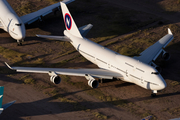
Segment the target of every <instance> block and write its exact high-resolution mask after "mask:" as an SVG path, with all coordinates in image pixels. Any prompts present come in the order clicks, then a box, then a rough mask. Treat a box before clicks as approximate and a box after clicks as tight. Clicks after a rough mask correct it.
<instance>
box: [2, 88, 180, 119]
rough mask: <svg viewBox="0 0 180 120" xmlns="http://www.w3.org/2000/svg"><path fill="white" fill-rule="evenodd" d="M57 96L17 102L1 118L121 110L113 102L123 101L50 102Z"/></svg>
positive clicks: (161, 96)
mask: <svg viewBox="0 0 180 120" xmlns="http://www.w3.org/2000/svg"><path fill="white" fill-rule="evenodd" d="M77 92H82V91H77ZM77 92H72V93H66V94H65V96H66V95H67V96H68V95H72V94H75V93H77ZM179 94H180V92H176V93H168V94H162V95H158V96H157V97H154V98H152V97H150V96H148V97H142V98H130V99H124V101H128V102H130V101H133V102H138V101H145V100H153V99H158V98H163V97H168V96H174V95H179ZM55 97H57V96H53V97H49V98H46V99H42V100H38V101H34V102H29V103H15V104H13V105H12V106H11V107H10V108H8V109H7V110H5V111H4V112H3V113H2V115H1V118H2V119H12V118H13V119H16V120H22V119H21V117H28V116H37V115H48V114H49V115H50V114H61V113H68V112H74V111H83V110H87V109H91V110H94V109H98V108H108V107H111V108H113V109H116V110H118V111H121V108H120V107H115V106H113V103H122V100H117V101H113V103H112V102H91V101H83V102H78V103H68V102H50V101H52V100H54V98H55Z"/></svg>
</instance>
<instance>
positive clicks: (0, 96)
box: [0, 86, 4, 108]
mask: <svg viewBox="0 0 180 120" xmlns="http://www.w3.org/2000/svg"><path fill="white" fill-rule="evenodd" d="M3 92H4V87H3V86H0V108H2V100H3Z"/></svg>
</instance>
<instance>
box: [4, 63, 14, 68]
mask: <svg viewBox="0 0 180 120" xmlns="http://www.w3.org/2000/svg"><path fill="white" fill-rule="evenodd" d="M4 63H5V64H6V66H7V67H8V68H9V69H11V70H13V69H12V67H11V66H10V65H9V64H7V62H4Z"/></svg>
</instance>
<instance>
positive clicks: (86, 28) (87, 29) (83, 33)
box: [79, 24, 93, 37]
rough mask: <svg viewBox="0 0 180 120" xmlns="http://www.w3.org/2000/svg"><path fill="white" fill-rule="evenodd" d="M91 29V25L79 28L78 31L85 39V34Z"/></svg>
mask: <svg viewBox="0 0 180 120" xmlns="http://www.w3.org/2000/svg"><path fill="white" fill-rule="evenodd" d="M92 27H93V25H92V24H88V25H84V26H82V27H80V28H79V31H80V33H81V35H82V36H83V37H85V36H86V35H87V33H88V32H89V30H91V28H92Z"/></svg>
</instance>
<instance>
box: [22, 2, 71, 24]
mask: <svg viewBox="0 0 180 120" xmlns="http://www.w3.org/2000/svg"><path fill="white" fill-rule="evenodd" d="M73 1H74V0H64V1H62V2H64V3H65V4H68V3H70V2H73ZM59 7H60V3H56V4H53V5H50V6H48V7H45V8H43V9H40V10H38V11H36V12H33V13H30V14H27V15H24V16H21V17H20V18H21V20H22V21H23V23H24V24H31V23H33V22H35V21H37V20H38V19H40V17H41V16H42V17H43V16H46V15H48V14H50V13H51V12H53V10H54V9H56V8H59Z"/></svg>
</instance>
